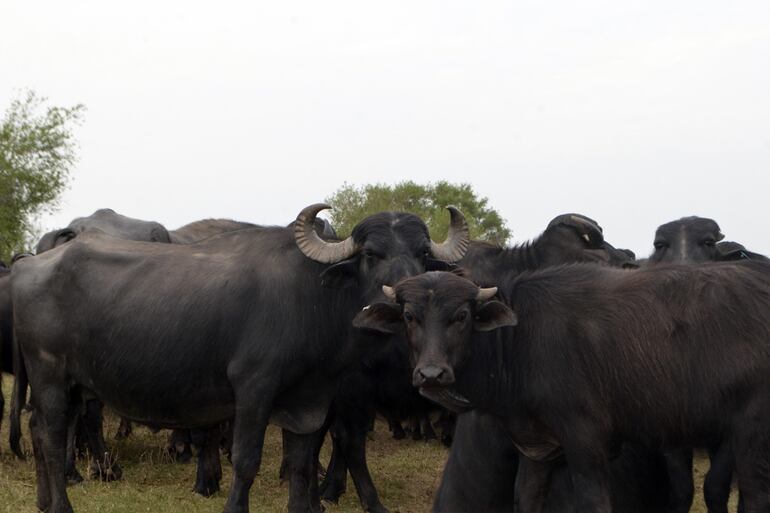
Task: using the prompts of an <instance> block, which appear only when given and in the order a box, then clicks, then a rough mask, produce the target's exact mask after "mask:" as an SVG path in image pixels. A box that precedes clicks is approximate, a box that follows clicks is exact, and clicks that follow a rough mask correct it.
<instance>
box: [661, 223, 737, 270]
mask: <svg viewBox="0 0 770 513" xmlns="http://www.w3.org/2000/svg"><path fill="white" fill-rule="evenodd" d="M723 238H724V235H722V232H721V231H720V230H719V225H718V224H717V223H716V221H714V220H713V219H708V218H705V217H696V216H692V217H683V218H682V219H678V220H676V221H671V222H670V223H666V224H663V225H660V226H659V227H658V229H657V230H656V231H655V242H654V245H655V251H654V252H653V253H652V255H650V258H649V263H651V264H656V263H673V262H678V263H685V262H689V263H700V262H711V261H714V260H719V257H720V254H719V251H718V249H717V242H719V241H720V240H722V239H723Z"/></svg>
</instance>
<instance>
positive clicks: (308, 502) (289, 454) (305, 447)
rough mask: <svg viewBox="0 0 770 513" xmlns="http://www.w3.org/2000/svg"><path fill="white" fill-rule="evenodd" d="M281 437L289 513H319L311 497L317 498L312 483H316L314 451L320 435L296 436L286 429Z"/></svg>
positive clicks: (317, 506) (319, 509)
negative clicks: (287, 482)
mask: <svg viewBox="0 0 770 513" xmlns="http://www.w3.org/2000/svg"><path fill="white" fill-rule="evenodd" d="M324 432H325V430H324ZM282 435H283V440H284V447H285V450H286V454H285V455H284V457H285V461H286V464H287V466H286V473H287V477H288V479H289V506H288V510H289V513H308V512H312V513H320V511H322V509H321V508H320V503H319V502H318V501H317V500H313V497H312V496H313V495H314V494H315V496H316V497H317V493H318V489H317V486H314V484H313V483H314V482H315V483H317V482H318V475H317V470H318V469H317V464H316V462H317V461H318V457H317V455H316V450H315V449H316V445H317V444H316V439H317V438H318V437H319V436H320V435H319V433H318V432H316V433H311V434H307V435H298V434H296V433H292V432H291V431H288V430H286V429H284V430H283V432H282ZM314 473H315V474H316V475H315V476H314V475H313V474H314Z"/></svg>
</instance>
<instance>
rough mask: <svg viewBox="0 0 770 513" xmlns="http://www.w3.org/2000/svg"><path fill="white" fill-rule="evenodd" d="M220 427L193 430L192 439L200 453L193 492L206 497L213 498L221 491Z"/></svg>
mask: <svg viewBox="0 0 770 513" xmlns="http://www.w3.org/2000/svg"><path fill="white" fill-rule="evenodd" d="M221 437H222V435H221V431H220V428H219V426H216V427H213V428H211V429H191V430H190V438H191V439H192V443H193V445H194V446H195V449H196V450H197V451H198V466H197V469H196V473H195V487H194V488H193V490H194V491H195V492H196V493H199V494H200V495H203V496H204V497H211V496H212V495H214V494H215V493H217V492H218V491H219V483H220V481H222V463H221V461H220V459H219V442H220V439H221Z"/></svg>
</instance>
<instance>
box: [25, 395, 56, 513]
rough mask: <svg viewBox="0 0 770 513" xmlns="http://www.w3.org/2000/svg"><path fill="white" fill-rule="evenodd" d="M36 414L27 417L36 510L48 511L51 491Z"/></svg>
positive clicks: (33, 412)
mask: <svg viewBox="0 0 770 513" xmlns="http://www.w3.org/2000/svg"><path fill="white" fill-rule="evenodd" d="M40 429H41V428H40V426H39V425H38V420H37V413H36V412H35V411H34V410H33V411H32V414H31V415H30V416H29V431H30V434H31V437H32V453H33V454H34V456H35V481H36V482H37V509H39V510H40V511H48V508H49V507H50V506H51V489H50V488H49V487H48V471H47V470H46V465H45V458H44V457H43V441H42V438H41V436H40Z"/></svg>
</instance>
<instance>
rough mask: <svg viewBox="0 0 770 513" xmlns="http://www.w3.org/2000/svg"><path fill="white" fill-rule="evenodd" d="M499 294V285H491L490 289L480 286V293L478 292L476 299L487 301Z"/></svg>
mask: <svg viewBox="0 0 770 513" xmlns="http://www.w3.org/2000/svg"><path fill="white" fill-rule="evenodd" d="M495 294H497V287H490V288H488V289H482V288H479V293H478V294H476V301H487V300H489V299H491V298H492V297H493V296H494V295H495Z"/></svg>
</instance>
